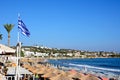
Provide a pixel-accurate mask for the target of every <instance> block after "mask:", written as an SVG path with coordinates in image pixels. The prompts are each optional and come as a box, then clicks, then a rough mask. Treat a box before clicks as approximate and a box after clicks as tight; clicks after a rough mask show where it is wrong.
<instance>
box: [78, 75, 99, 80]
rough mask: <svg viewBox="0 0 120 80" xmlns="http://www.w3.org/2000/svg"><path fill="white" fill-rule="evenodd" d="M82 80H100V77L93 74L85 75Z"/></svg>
mask: <svg viewBox="0 0 120 80" xmlns="http://www.w3.org/2000/svg"><path fill="white" fill-rule="evenodd" d="M80 79H81V80H99V78H98V77H96V76H94V75H91V74H88V75H85V76H84V77H82V78H80Z"/></svg>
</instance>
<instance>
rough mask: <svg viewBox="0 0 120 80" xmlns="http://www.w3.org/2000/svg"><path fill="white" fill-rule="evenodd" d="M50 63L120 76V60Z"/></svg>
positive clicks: (52, 61) (74, 60)
mask: <svg viewBox="0 0 120 80" xmlns="http://www.w3.org/2000/svg"><path fill="white" fill-rule="evenodd" d="M48 62H49V63H51V64H54V65H55V66H57V65H59V66H60V67H66V68H67V69H76V70H78V71H84V72H95V73H101V74H105V75H110V74H112V75H117V76H120V58H92V59H56V60H52V59H50V60H48Z"/></svg>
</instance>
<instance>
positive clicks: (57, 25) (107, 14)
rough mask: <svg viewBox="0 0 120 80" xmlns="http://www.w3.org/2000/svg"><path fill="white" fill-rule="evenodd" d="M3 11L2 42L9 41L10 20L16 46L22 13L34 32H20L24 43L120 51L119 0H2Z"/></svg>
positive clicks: (0, 17)
mask: <svg viewBox="0 0 120 80" xmlns="http://www.w3.org/2000/svg"><path fill="white" fill-rule="evenodd" d="M0 10H1V11H0V26H1V27H0V33H2V34H3V40H2V41H0V43H2V44H7V32H6V30H5V29H4V27H3V24H6V23H11V24H15V27H14V28H13V30H12V31H11V45H16V43H17V32H18V28H17V27H18V26H17V20H18V13H20V14H21V19H22V20H23V21H24V23H25V24H26V26H27V28H28V29H29V31H30V33H31V35H30V37H29V38H28V37H26V36H23V35H22V34H20V41H21V42H23V45H35V44H38V45H44V46H48V47H53V48H67V49H79V50H89V51H101V50H102V51H117V52H120V1H119V0H34V1H33V0H1V2H0Z"/></svg>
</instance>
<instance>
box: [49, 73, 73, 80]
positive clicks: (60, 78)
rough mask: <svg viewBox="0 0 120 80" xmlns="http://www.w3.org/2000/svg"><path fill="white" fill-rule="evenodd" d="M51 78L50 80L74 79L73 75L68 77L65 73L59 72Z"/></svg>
mask: <svg viewBox="0 0 120 80" xmlns="http://www.w3.org/2000/svg"><path fill="white" fill-rule="evenodd" d="M49 79H50V80H73V79H72V78H71V77H67V76H66V75H65V74H59V75H57V76H54V77H52V78H49Z"/></svg>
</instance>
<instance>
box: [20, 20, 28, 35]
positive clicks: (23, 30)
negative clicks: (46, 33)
mask: <svg viewBox="0 0 120 80" xmlns="http://www.w3.org/2000/svg"><path fill="white" fill-rule="evenodd" d="M18 29H20V30H21V32H22V34H23V35H25V36H28V37H29V35H30V32H29V30H28V29H27V27H26V25H25V24H24V22H23V21H22V20H21V19H20V18H19V19H18Z"/></svg>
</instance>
